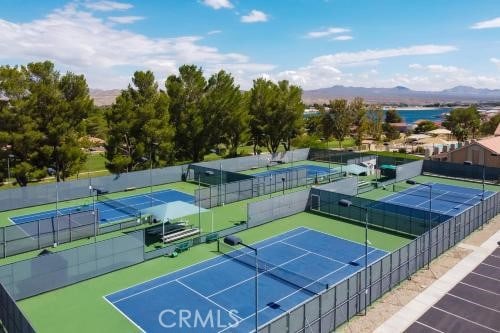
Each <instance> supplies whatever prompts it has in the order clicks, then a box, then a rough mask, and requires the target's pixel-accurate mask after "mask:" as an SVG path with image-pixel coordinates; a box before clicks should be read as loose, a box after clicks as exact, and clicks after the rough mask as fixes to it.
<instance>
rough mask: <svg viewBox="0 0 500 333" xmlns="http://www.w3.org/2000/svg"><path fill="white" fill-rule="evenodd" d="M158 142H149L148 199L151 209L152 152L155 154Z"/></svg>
mask: <svg viewBox="0 0 500 333" xmlns="http://www.w3.org/2000/svg"><path fill="white" fill-rule="evenodd" d="M156 147H158V142H151V147H150V149H149V197H150V198H151V207H153V157H154V156H153V150H154V151H155V152H156Z"/></svg>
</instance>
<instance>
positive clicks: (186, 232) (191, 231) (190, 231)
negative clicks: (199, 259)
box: [162, 228, 200, 243]
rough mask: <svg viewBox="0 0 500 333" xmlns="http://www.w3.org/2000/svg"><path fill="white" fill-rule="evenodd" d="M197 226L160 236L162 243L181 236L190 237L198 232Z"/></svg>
mask: <svg viewBox="0 0 500 333" xmlns="http://www.w3.org/2000/svg"><path fill="white" fill-rule="evenodd" d="M199 232H200V231H199V229H198V228H192V229H186V230H182V231H178V232H174V233H171V234H169V235H164V236H162V241H163V243H169V242H173V241H176V240H179V239H182V238H186V237H190V236H194V235H197V234H199Z"/></svg>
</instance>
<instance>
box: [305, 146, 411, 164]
mask: <svg viewBox="0 0 500 333" xmlns="http://www.w3.org/2000/svg"><path fill="white" fill-rule="evenodd" d="M307 159H308V160H311V161H319V162H326V163H328V162H329V163H340V164H358V163H360V162H364V161H367V160H372V159H375V160H376V163H377V167H380V166H381V165H383V164H390V165H401V164H406V163H410V162H413V161H415V159H411V158H405V157H400V156H397V157H396V156H385V155H376V154H374V153H373V152H358V151H349V150H332V149H317V148H311V149H310V151H309V156H308V158H307Z"/></svg>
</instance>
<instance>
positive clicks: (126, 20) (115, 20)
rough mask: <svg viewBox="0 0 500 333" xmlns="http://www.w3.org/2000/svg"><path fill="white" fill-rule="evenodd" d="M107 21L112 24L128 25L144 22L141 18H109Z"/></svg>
mask: <svg viewBox="0 0 500 333" xmlns="http://www.w3.org/2000/svg"><path fill="white" fill-rule="evenodd" d="M108 20H109V21H110V22H113V23H119V24H130V23H134V22H137V21H140V20H144V17H143V16H109V17H108Z"/></svg>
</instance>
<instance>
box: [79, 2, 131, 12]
mask: <svg viewBox="0 0 500 333" xmlns="http://www.w3.org/2000/svg"><path fill="white" fill-rule="evenodd" d="M83 5H84V6H85V7H87V8H88V9H91V10H95V11H100V12H110V11H114V10H127V9H130V8H132V7H134V6H133V5H131V4H129V3H123V2H116V1H86V2H85V3H84V4H83Z"/></svg>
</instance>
